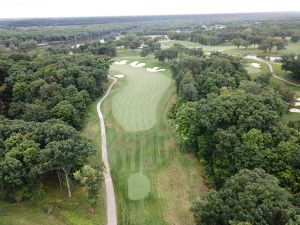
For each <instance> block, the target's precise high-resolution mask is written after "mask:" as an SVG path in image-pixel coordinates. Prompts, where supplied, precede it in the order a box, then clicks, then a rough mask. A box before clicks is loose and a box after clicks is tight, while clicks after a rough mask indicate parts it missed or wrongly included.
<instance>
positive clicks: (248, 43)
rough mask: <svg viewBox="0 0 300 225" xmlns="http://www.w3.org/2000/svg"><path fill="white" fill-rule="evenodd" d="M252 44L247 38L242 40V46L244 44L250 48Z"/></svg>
mask: <svg viewBox="0 0 300 225" xmlns="http://www.w3.org/2000/svg"><path fill="white" fill-rule="evenodd" d="M250 45H251V43H250V41H247V40H243V41H242V46H244V47H245V48H248V47H249V46H250Z"/></svg>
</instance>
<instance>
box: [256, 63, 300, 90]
mask: <svg viewBox="0 0 300 225" xmlns="http://www.w3.org/2000/svg"><path fill="white" fill-rule="evenodd" d="M251 59H252V58H251ZM253 59H254V58H253ZM254 60H256V61H260V62H264V63H266V64H267V65H268V67H269V70H270V73H271V74H272V76H273V77H274V78H276V79H278V80H281V81H283V82H285V83H288V84H291V85H294V86H297V87H300V84H296V83H293V82H291V81H288V80H286V79H284V78H282V77H279V76H277V75H276V74H275V73H274V70H273V66H272V65H271V64H270V63H269V62H268V61H266V60H264V59H260V58H256V59H254Z"/></svg>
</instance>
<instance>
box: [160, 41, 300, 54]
mask: <svg viewBox="0 0 300 225" xmlns="http://www.w3.org/2000/svg"><path fill="white" fill-rule="evenodd" d="M174 43H178V44H182V45H184V46H186V47H188V48H203V50H204V52H212V51H217V50H218V51H222V52H224V53H228V54H230V55H240V56H242V55H247V54H256V55H272V56H282V55H283V54H291V53H293V54H299V52H300V42H297V43H296V44H294V43H291V42H289V43H288V45H287V46H286V48H285V49H284V50H281V51H279V52H277V51H276V49H275V48H274V49H273V51H272V52H271V53H269V52H266V53H264V52H263V51H262V50H259V49H257V48H252V47H249V48H247V49H245V48H244V47H240V48H237V47H235V46H233V45H232V44H231V43H226V44H222V45H217V46H205V45H201V44H200V43H195V42H190V41H175V40H172V41H169V42H164V43H162V48H169V47H170V46H172V45H173V44H174ZM256 47H257V46H256Z"/></svg>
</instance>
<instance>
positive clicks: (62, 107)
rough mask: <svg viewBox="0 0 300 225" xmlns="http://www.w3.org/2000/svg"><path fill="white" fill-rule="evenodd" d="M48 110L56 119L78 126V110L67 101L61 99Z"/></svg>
mask: <svg viewBox="0 0 300 225" xmlns="http://www.w3.org/2000/svg"><path fill="white" fill-rule="evenodd" d="M50 112H51V114H52V115H53V116H54V117H55V118H57V119H62V120H64V121H66V122H68V123H69V124H70V125H72V126H74V127H78V126H79V122H80V117H79V112H78V110H77V109H76V108H75V107H74V106H73V105H71V104H70V103H69V102H68V101H61V102H60V103H58V104H57V105H56V106H55V107H54V108H53V109H51V111H50Z"/></svg>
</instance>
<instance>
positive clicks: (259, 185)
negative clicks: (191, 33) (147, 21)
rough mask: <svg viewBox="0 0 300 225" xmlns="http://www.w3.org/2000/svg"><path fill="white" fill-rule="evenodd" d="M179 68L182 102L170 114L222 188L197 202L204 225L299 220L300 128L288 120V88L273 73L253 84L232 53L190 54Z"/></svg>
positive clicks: (175, 70)
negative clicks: (284, 119) (272, 80)
mask: <svg viewBox="0 0 300 225" xmlns="http://www.w3.org/2000/svg"><path fill="white" fill-rule="evenodd" d="M171 69H172V74H173V77H174V79H175V80H176V84H177V91H178V95H179V100H178V102H177V104H176V105H175V106H174V108H173V110H172V111H171V112H170V117H171V118H174V120H175V126H176V130H177V133H178V135H179V136H180V139H181V142H182V144H183V145H185V146H189V149H191V150H192V151H194V153H195V154H197V155H198V157H199V158H200V159H201V160H202V161H203V163H204V164H205V167H206V171H207V174H208V177H209V179H208V180H207V182H208V183H209V181H211V183H210V185H211V186H212V187H214V188H215V189H216V190H217V191H211V192H210V193H209V195H208V196H207V197H206V198H205V200H204V202H203V203H198V204H196V205H195V207H194V209H193V210H194V213H195V218H196V220H197V223H198V224H210V225H211V224H229V223H230V224H244V223H241V222H251V224H287V223H289V224H298V223H299V204H298V203H299V202H298V200H299V191H300V186H299V184H300V180H299V178H300V161H299V159H300V151H299V150H300V145H299V142H300V133H299V130H297V129H293V128H291V127H286V126H283V125H282V124H281V123H280V118H281V116H282V115H283V114H285V113H286V112H287V108H288V107H287V106H288V104H290V102H288V101H287V99H288V98H286V96H285V93H286V92H285V91H284V90H280V89H278V90H274V89H273V88H271V87H270V86H269V85H268V83H269V78H268V75H267V74H266V75H261V76H260V77H258V79H257V80H256V81H250V78H249V76H248V74H247V72H246V71H245V69H244V66H243V64H242V62H241V59H239V58H235V57H233V56H228V55H225V54H220V53H215V54H212V55H211V56H210V57H205V56H202V57H199V56H197V57H195V56H186V57H183V58H181V59H179V60H177V61H175V62H173V63H172V65H171ZM262 180H263V181H262ZM283 188H284V189H283ZM271 189H272V191H270V190H271ZM258 190H259V193H260V194H259V195H258V193H257V191H258ZM252 195H253V197H252ZM292 195H294V197H293V198H294V200H293V198H292V197H291V196H292ZM295 199H297V201H296V200H295ZM253 204H255V207H254V206H253ZM248 207H250V208H251V210H249V209H250V208H248ZM260 213H262V214H263V215H264V217H260ZM245 224H246V223H245Z"/></svg>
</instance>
